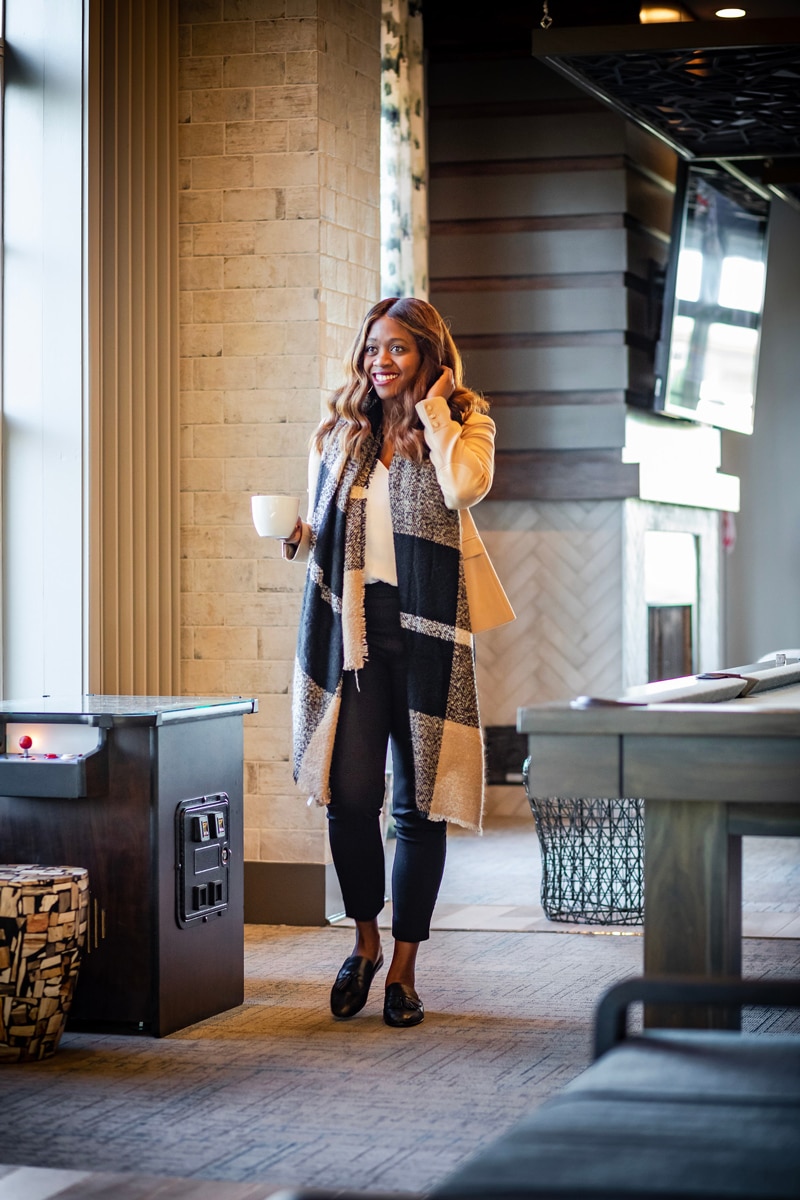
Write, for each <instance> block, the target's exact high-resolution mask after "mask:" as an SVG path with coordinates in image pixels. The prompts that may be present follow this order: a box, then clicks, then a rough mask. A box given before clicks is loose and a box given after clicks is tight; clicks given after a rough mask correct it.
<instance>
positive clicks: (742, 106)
mask: <svg viewBox="0 0 800 1200" xmlns="http://www.w3.org/2000/svg"><path fill="white" fill-rule="evenodd" d="M740 3H741V6H742V7H744V8H745V9H746V10H747V17H746V19H745V20H744V21H742V22H738V21H731V20H721V19H719V18H717V17H715V10H716V8H717V7H718V6H719V0H687V2H685V3H683V8H684V10H685V11H686V12H687V14H688V15H689V17H690V18H691V20H690V21H688V22H686V21H683V22H680V23H675V24H673V25H662V26H658V27H654V26H650V27H649V30H650V31H653V30H657V31H658V34H657V36H658V38H660V40H661V42H662V43H663V45H662V47H661V48H658V49H657V50H654V49H653V48H652V47H650V48H648V50H647V52H646V53H645V52H642V51H641V50H640V49H639V48H638V47H637V45H636V43H637V40H641V36H642V35H643V34H648V36H649V33H648V29H646V28H645V27H644V26H642V25H641V24H640V21H639V10H640V7H641V3H640V0H548V5H547V7H548V15H549V17H550V18H552V24H551V25H550V27H549V29H548V31H547V32H546V33H544V32H543V31H542V29H541V27H540V20H541V17H542V12H543V3H542V0H525V2H523V0H497V3H495V4H494V5H492V6H488V8H487V9H486V10H480V9H474V8H472V7H470V9H469V11H468V12H467V11H465V8H466V6H464V5H463V0H423V8H422V11H423V28H424V39H425V45H426V49H427V52H428V56H429V62H430V65H431V67H433V68H434V69H435V65H436V63H437V62H453V61H463V62H465V63H471V64H476V65H477V64H478V63H479V62H480V61H481V60H483V61H486V60H489V59H498V58H502V59H506V58H531V57H532V43H533V42H535V43H536V47H537V56H541V55H544V54H547V55H548V58H542V61H543V62H546V63H547V65H548V66H549V67H552V68H553V69H557V70H560V71H561V73H563V74H566V75H567V77H568V78H570V79H571V80H572V82H573V83H575V84H576V86H579V87H582V88H584V90H586V91H588V92H590V93H591V94H592V95H594V96H595V97H596V98H598V99H601V100H603V101H604V102H605V103H608V104H610V105H611V106H612V107H614V108H616V109H617V110H618V111H620V112H622V113H623V114H624V115H625V116H627V117H628V118H629V119H632V120H637V121H638V122H639V123H640V124H642V125H643V126H644V127H645V128H648V129H650V130H651V131H653V132H656V133H657V134H658V135H659V136H663V137H664V139H665V140H667V141H670V144H672V145H673V146H674V148H676V149H677V150H678V152H679V153H681V154H682V155H683V156H684V157H687V158H715V159H718V158H725V159H736V160H738V161H740V162H742V163H743V165H744V164H746V167H747V173H748V174H749V175H750V177H751V178H753V179H755V180H756V182H758V183H767V184H772V185H775V184H776V183H777V184H779V185H780V189H781V190H780V191H779V193H778V194H782V195H784V197H785V198H787V199H790V200H791V201H792V202H794V203H798V204H800V0H751V2H748V0H740ZM487 14H488V15H487ZM695 25H696V28H697V37H698V42H697V46H696V47H695V44H694V42H690V43H689V44H690V45H691V46H692V49H688V47H687V41H686V39H687V38H689V37H690V30H693V28H694V26H695ZM600 26H602V27H603V31H602V33H601V32H600V28H599V27H600ZM610 26H615V27H616V29H615V30H612V29H610V28H607V27H610ZM734 27H737V28H738V29H741V30H742V32H743V37H745V38H746V39H747V40H746V44H741V43H739V44H737V45H735V46H730V47H726V48H724V49H718V48H717V49H709V48H710V47H714V46H715V43H714V40H713V39H714V38H715V37H716V36H717V34H716V33H715V30H717V29H719V30H720V34H719V36H720V37H721V38H722V39H724V38H726V37H728V38H729V40H730V38H733V39H734V41H738V37H737V35H734V34H733V33H732V32H731V31H732V30H733V28H734ZM723 29H724V32H722V31H723ZM593 30H597V36H594V35H593V33H592V32H591V31H593ZM745 31H747V33H746V34H745ZM551 34H552V35H553V43H552V44H553V47H554V52H553V53H552V54H551V53H550V50H549V46H550V44H551V43H550V41H549V39H550V35H551ZM653 36H655V34H654V35H653ZM703 39H705V40H703ZM556 46H558V48H557V49H556ZM674 47H678V48H677V49H675V48H674ZM697 54H702V55H703V57H702V58H700V59H698V58H697V57H696V55H697ZM693 55H695V57H693Z"/></svg>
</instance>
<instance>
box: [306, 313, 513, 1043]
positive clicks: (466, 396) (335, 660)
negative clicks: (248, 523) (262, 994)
mask: <svg viewBox="0 0 800 1200" xmlns="http://www.w3.org/2000/svg"><path fill="white" fill-rule="evenodd" d="M487 408H488V405H487V404H486V402H485V401H484V400H483V399H481V398H480V397H479V396H477V395H476V394H475V393H474V392H471V391H469V390H468V389H466V388H465V387H464V386H463V385H462V366H461V359H460V356H459V354H458V351H457V349H456V347H455V344H454V342H453V339H452V337H451V335H450V332H449V330H448V329H447V326H446V325H445V323H444V321H443V320H442V318H441V316H440V315H439V313H438V312H437V311H436V309H435V308H433V307H432V305H430V304H428V303H426V302H425V301H422V300H415V299H390V300H382V301H380V302H379V303H378V304H376V305H375V306H374V307H373V308H371V309H370V311H369V312H368V313H367V315H366V317H365V319H364V322H363V324H362V327H361V330H360V332H359V334H358V336H357V337H356V340H355V342H354V345H353V349H352V351H351V355H350V359H349V362H348V364H347V379H346V382H345V383H344V384H343V385H342V387H340V388H339V389H338V390H337V391H336V392H335V393H334V394H333V395H332V397H331V398H330V401H329V407H328V413H327V415H326V416H325V418H324V419H323V421H322V423H321V424H320V426H319V428H318V429H317V431H316V433H315V435H314V438H313V442H312V450H311V456H310V462H309V490H308V495H309V503H310V506H311V507H310V515H309V520H308V522H307V523H306V522H304V521H301V520H298V522H297V526H296V527H295V530H294V532H293V534H292V535H291V537H290V538H287V539H286V540H285V542H284V550H283V553H284V555H285V557H287V558H293V557H298V558H300V559H301V560H302V559H307V560H308V574H307V579H306V588H305V593H304V597H303V607H302V614H301V618H300V631H299V635H298V645H297V660H296V664H295V678H294V696H293V719H294V778H295V780H296V782H297V783H298V785H299V786H300V787H301V788H304V789H305V790H306V791H307V793H308V794H309V795H310V796H311V798H312V800H314V801H316V802H317V803H318V804H323V805H326V806H327V813H328V831H329V837H330V845H331V854H332V857H333V862H334V866H335V869H336V873H337V876H338V879H339V883H340V885H341V889H342V895H343V898H344V903H345V912H346V913H347V915H348V916H350V917H352V918H353V920H354V921H355V925H356V942H355V946H354V949H353V953H352V954H351V955H350V956H349V957H348V958H347V959H346V960H345V962H344V963H343V965H342V967H341V969H340V971H339V974H338V975H337V978H336V981H335V983H334V985H333V988H332V991H331V1010H332V1012H333V1014H334V1016H336V1017H339V1018H347V1017H352V1016H354V1015H355V1014H356V1013H357V1012H360V1010H361V1009H362V1008H363V1007H364V1005H365V1003H366V1001H367V996H368V993H369V989H370V984H371V983H372V979H373V977H374V975H375V973H376V971H378V969H379V968H380V967H381V966H382V965H383V952H382V949H381V940H380V934H379V931H378V914H379V913H380V911H381V909H382V908H383V904H384V878H385V877H384V854H383V838H382V834H381V825H380V815H381V809H382V806H383V799H384V781H385V770H386V753H387V747H388V745H389V743H390V742H391V748H392V768H393V794H392V800H393V815H394V822H395V829H396V836H397V843H396V850H395V857H394V865H393V870H392V900H393V921H392V934H393V937H394V953H393V956H392V961H391V964H390V966H389V969H388V972H387V976H386V993H385V999H384V1009H383V1017H384V1020H385V1022H386V1023H387V1024H388V1025H392V1026H396V1027H406V1026H412V1025H418V1024H419V1022H420V1021H422V1019H423V1017H424V1006H423V1003H422V1000H421V999H420V997H419V995H418V994H417V991H416V988H415V982H416V980H415V964H416V958H417V951H418V949H419V944H420V942H422V941H425V940H427V939H428V937H429V936H430V922H431V917H432V914H433V909H434V905H435V904H436V897H437V895H438V890H439V885H440V883H441V879H442V873H443V871H444V862H445V836H446V822H447V821H454V822H456V823H458V824H460V825H463V826H466V827H468V828H471V829H475V830H478V831H480V827H481V812H482V805H483V776H484V770H483V740H482V736H481V729H480V721H479V716H478V701H477V693H476V687H475V669H474V654H473V645H472V632H473V630H474V628H475V627H476V617H475V612H473V614H472V620H471V613H470V604H472V605H473V607H474V609H475V610H476V611H477V612H478V614H479V617H478V618H477V619H478V620H479V623H480V627H481V628H486V627H488V626H489V625H491V624H501V623H502V622H503V621H507V620H511V619H512V618H513V616H514V614H513V611H512V610H511V607H510V605H509V604H508V600H507V598H506V596H505V593H504V592H503V591H502V588H501V587H500V585H499V582H498V580H497V577H496V576H495V575H494V573H493V571H492V568H491V564H490V563H489V561H488V558H486V555H485V550H484V548H483V545H482V543H481V541H480V538H479V537H478V535H477V531H476V529H475V526H474V523H473V522H472V518H471V517H470V516H469V514H468V513H467V512H466V510H467V509H468V508H469V506H470V505H472V504H476V503H477V502H478V501H479V500H481V499H482V498H483V497H484V496H485V495H486V493H487V492H488V491H489V488H490V486H491V483H492V474H493V469H494V422H493V421H492V420H491V419H490V418H489V417H488V416H487V415H486V410H487ZM462 543H463V544H462ZM468 562H469V573H470V574H472V573H473V572H474V571H475V568H476V567H478V566H479V565H480V566H481V567H482V569H483V571H484V573H485V574H486V576H487V578H488V590H487V587H486V584H485V583H484V584H483V585H481V584H479V586H478V588H477V589H476V590H475V596H474V598H473V597H472V596H470V600H469V603H468V598H467V587H466V578H465V564H467V563H468ZM487 609H488V612H487V611H484V610H487Z"/></svg>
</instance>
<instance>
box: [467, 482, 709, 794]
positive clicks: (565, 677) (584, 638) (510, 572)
mask: <svg viewBox="0 0 800 1200" xmlns="http://www.w3.org/2000/svg"><path fill="white" fill-rule="evenodd" d="M474 514H475V519H476V522H477V524H478V526H479V528H480V530H481V536H482V537H483V539H484V541H485V543H486V546H487V549H488V551H489V555H490V557H491V559H492V561H493V562H494V564H495V567H496V569H497V572H498V574H499V576H500V578H501V580H502V581H503V585H504V587H505V588H506V591H507V592H508V594H509V597H510V599H511V603H512V604H513V606H514V609H515V611H516V614H517V619H516V621H513V622H511V624H509V625H504V626H501V627H500V628H499V629H494V630H490V631H489V632H487V633H483V634H480V635H479V637H478V638H477V662H478V687H479V696H480V705H481V718H482V720H483V723H484V725H516V720H517V709H518V708H520V707H524V706H525V705H527V704H537V703H541V702H544V701H549V700H568V699H571V698H572V697H573V696H579V695H599V696H618V695H620V694H621V693H622V692H623V691H624V690H625V688H627V687H632V686H635V685H636V684H641V683H646V682H647V606H646V603H645V590H644V577H643V571H644V537H645V533H646V532H647V531H648V530H649V529H662V530H675V531H686V532H690V533H692V534H693V535H694V536H695V537H696V538H697V543H698V577H699V594H700V597H701V605H700V608H701V612H700V614H699V619H698V622H697V628H698V648H697V658H698V665H697V667H696V669H697V670H713V669H718V668H719V666H720V663H719V660H718V658H719V619H720V596H719V539H718V514H717V513H715V512H705V511H703V510H696V509H690V508H686V507H683V506H679V505H663V504H648V503H643V502H642V501H639V500H624V501H615V500H605V501H594V500H592V501H558V502H544V501H540V502H527V501H526V502H521V501H510V502H507V503H500V502H497V501H491V500H488V501H484V503H483V504H481V505H478V506H477V507H476V508H475V510H474ZM525 806H526V801H525V796H524V792H523V789H522V788H521V787H519V786H513V787H505V786H494V787H491V788H490V789H489V793H488V800H487V811H488V812H490V813H492V814H494V815H501V816H512V815H518V814H521V813H522V812H524V811H525Z"/></svg>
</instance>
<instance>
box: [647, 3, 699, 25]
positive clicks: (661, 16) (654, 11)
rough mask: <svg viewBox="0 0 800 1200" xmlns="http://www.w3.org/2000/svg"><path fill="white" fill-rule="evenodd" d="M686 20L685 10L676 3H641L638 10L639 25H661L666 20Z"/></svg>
mask: <svg viewBox="0 0 800 1200" xmlns="http://www.w3.org/2000/svg"><path fill="white" fill-rule="evenodd" d="M686 20H688V15H687V13H686V10H685V9H684V8H682V7H681V6H680V5H677V4H643V5H642V7H641V9H640V10H639V23H640V24H641V25H661V24H665V23H666V22H668V21H686Z"/></svg>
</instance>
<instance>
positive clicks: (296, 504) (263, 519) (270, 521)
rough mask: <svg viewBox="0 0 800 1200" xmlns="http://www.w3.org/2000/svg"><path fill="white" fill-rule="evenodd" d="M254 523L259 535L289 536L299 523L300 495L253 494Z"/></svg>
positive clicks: (251, 503)
mask: <svg viewBox="0 0 800 1200" xmlns="http://www.w3.org/2000/svg"><path fill="white" fill-rule="evenodd" d="M250 507H251V509H252V511H253V524H254V525H255V527H256V529H257V530H258V534H259V537H275V538H285V537H289V535H290V534H291V533H292V531H293V529H294V527H295V525H296V524H297V514H298V513H299V511H300V498H299V496H251V498H250Z"/></svg>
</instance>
